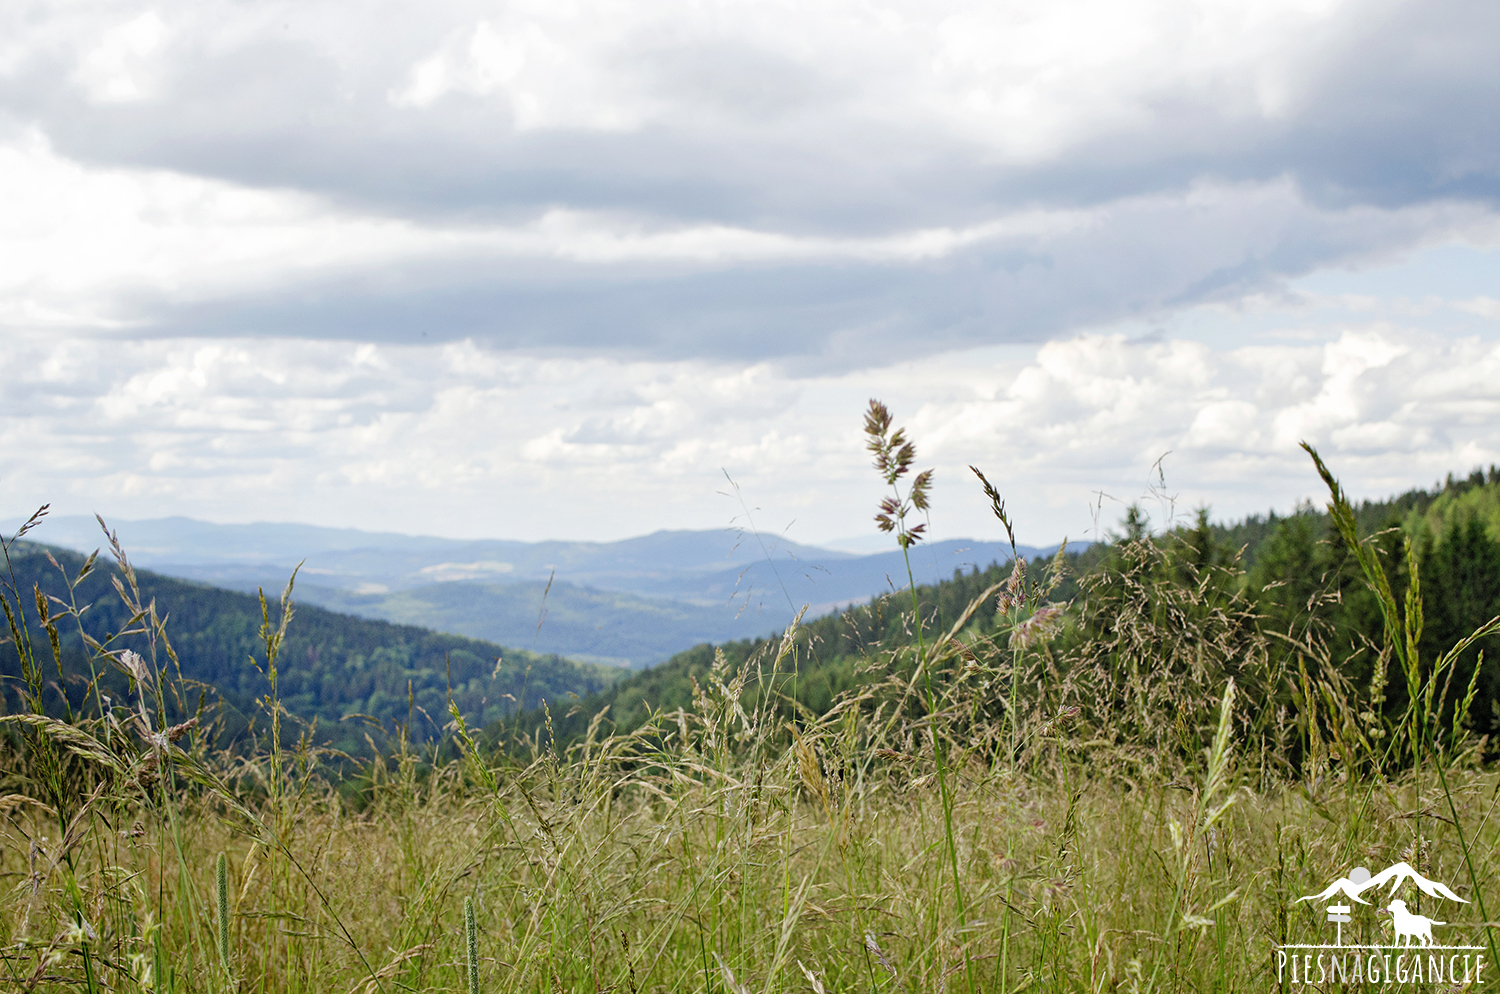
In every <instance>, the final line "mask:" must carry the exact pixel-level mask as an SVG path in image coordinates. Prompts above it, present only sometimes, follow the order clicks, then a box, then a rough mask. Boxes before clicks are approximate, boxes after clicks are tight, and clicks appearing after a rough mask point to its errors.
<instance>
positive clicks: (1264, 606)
mask: <svg viewBox="0 0 1500 994" xmlns="http://www.w3.org/2000/svg"><path fill="white" fill-rule="evenodd" d="M1309 469H1310V470H1311V467H1309ZM1309 475H1310V476H1311V475H1312V474H1311V472H1310V473H1309ZM1312 479H1313V480H1316V477H1315V476H1314V477H1312ZM1354 511H1355V514H1356V517H1357V519H1358V522H1359V529H1360V534H1361V535H1364V536H1370V535H1375V534H1377V533H1383V534H1380V535H1379V536H1378V538H1377V543H1378V544H1379V546H1380V548H1381V549H1382V551H1383V557H1382V558H1383V560H1384V562H1385V564H1386V566H1387V572H1388V573H1389V575H1390V579H1391V583H1392V586H1393V587H1394V588H1395V590H1396V596H1397V599H1398V602H1399V601H1400V600H1401V599H1402V598H1403V597H1404V593H1405V590H1406V588H1407V586H1408V584H1409V575H1408V569H1407V566H1406V562H1405V557H1404V554H1402V552H1401V549H1402V544H1403V543H1402V539H1403V537H1404V536H1408V535H1409V536H1410V537H1411V539H1412V543H1413V547H1414V550H1415V552H1416V554H1417V560H1418V564H1419V568H1420V571H1421V576H1422V590H1423V594H1424V602H1425V618H1426V625H1425V628H1424V631H1423V637H1422V640H1421V652H1422V656H1423V658H1425V659H1429V660H1430V659H1434V658H1436V657H1437V655H1439V654H1440V653H1442V652H1444V651H1446V650H1447V649H1448V648H1449V647H1451V646H1452V645H1454V643H1456V642H1457V641H1458V640H1459V639H1460V638H1462V637H1464V636H1465V635H1467V634H1468V633H1469V632H1472V631H1473V630H1474V629H1475V628H1477V627H1479V626H1480V625H1481V624H1483V623H1484V622H1485V621H1488V620H1489V619H1490V618H1492V617H1495V616H1496V615H1500V471H1497V470H1496V469H1495V468H1491V469H1490V470H1489V471H1488V472H1487V473H1485V472H1481V471H1475V472H1474V473H1472V474H1470V475H1469V476H1468V477H1464V478H1454V477H1449V479H1448V480H1447V481H1446V482H1445V484H1444V485H1442V486H1440V487H1438V488H1435V489H1433V490H1430V491H1429V490H1411V491H1408V492H1407V493H1404V494H1401V495H1399V496H1396V497H1392V498H1389V499H1386V500H1378V501H1372V500H1365V501H1362V502H1361V503H1358V504H1355V505H1354ZM1142 539H1149V540H1151V541H1153V542H1154V543H1155V544H1156V545H1157V546H1158V547H1160V548H1161V549H1163V550H1164V551H1165V554H1166V557H1167V558H1166V559H1165V560H1164V561H1165V562H1168V563H1173V564H1175V565H1174V566H1172V567H1171V569H1176V570H1179V572H1178V573H1177V576H1179V577H1185V576H1187V575H1188V571H1190V570H1192V571H1202V570H1203V569H1205V568H1208V567H1221V568H1222V569H1221V570H1219V575H1220V576H1221V579H1222V582H1219V581H1216V590H1217V592H1216V593H1215V594H1214V596H1218V597H1224V598H1228V597H1234V596H1238V597H1240V598H1243V600H1244V603H1246V604H1248V605H1249V606H1250V610H1252V611H1253V612H1254V613H1255V614H1256V616H1257V618H1258V622H1257V623H1258V624H1259V626H1260V627H1261V629H1262V631H1265V632H1276V633H1280V634H1291V635H1294V636H1295V635H1302V634H1306V633H1307V632H1308V631H1309V630H1311V631H1313V633H1314V634H1315V636H1316V637H1317V638H1318V639H1321V640H1322V641H1323V642H1324V643H1325V644H1326V645H1327V646H1328V647H1329V649H1328V651H1329V655H1330V658H1331V659H1336V660H1337V659H1342V660H1345V661H1346V663H1347V664H1348V667H1349V671H1348V674H1347V675H1348V676H1350V677H1351V678H1354V679H1361V680H1368V678H1369V673H1368V666H1369V665H1370V663H1369V660H1368V658H1367V657H1366V655H1364V647H1365V646H1366V645H1368V644H1371V643H1374V644H1378V643H1379V642H1380V640H1381V637H1382V635H1381V631H1382V629H1381V621H1380V614H1379V609H1378V607H1377V606H1376V604H1375V601H1374V600H1373V598H1372V596H1371V595H1370V594H1369V592H1368V590H1366V589H1365V588H1364V586H1363V583H1362V581H1360V579H1359V578H1358V572H1357V569H1356V568H1355V567H1354V564H1353V562H1352V559H1351V557H1350V556H1349V555H1348V550H1347V549H1346V548H1345V546H1344V544H1343V542H1342V540H1341V539H1340V538H1339V537H1338V535H1337V534H1336V533H1335V532H1334V531H1333V530H1332V526H1331V522H1330V520H1329V517H1328V515H1327V513H1326V511H1324V510H1321V509H1315V508H1314V507H1313V506H1312V505H1304V506H1303V507H1300V508H1298V509H1297V510H1296V511H1295V512H1294V513H1293V514H1291V515H1284V516H1283V515H1276V514H1269V515H1265V516H1258V515H1257V516H1251V517H1248V518H1246V519H1244V520H1241V521H1238V522H1233V523H1229V524H1222V523H1213V522H1212V521H1211V520H1210V519H1209V512H1208V511H1207V509H1204V510H1202V511H1200V512H1199V513H1198V515H1197V516H1196V521H1194V522H1192V523H1190V524H1184V525H1181V526H1179V527H1176V528H1174V529H1172V530H1170V531H1169V532H1167V533H1166V534H1157V535H1155V536H1151V535H1150V534H1149V533H1148V531H1147V530H1146V527H1145V522H1144V519H1143V517H1142V516H1141V515H1140V514H1139V512H1138V511H1132V512H1131V513H1128V514H1127V515H1126V518H1125V520H1124V521H1123V522H1122V524H1121V531H1120V533H1119V534H1118V535H1117V536H1116V537H1115V540H1114V542H1113V543H1103V542H1101V543H1098V544H1096V545H1093V546H1091V547H1089V548H1088V549H1086V550H1085V551H1084V552H1082V553H1081V554H1078V555H1071V554H1070V555H1069V556H1068V557H1067V559H1066V566H1067V570H1066V573H1067V579H1066V580H1064V582H1063V583H1062V584H1061V585H1060V586H1058V587H1057V588H1056V589H1055V590H1054V591H1053V593H1052V594H1051V596H1050V598H1049V599H1050V600H1052V601H1055V602H1059V603H1069V604H1070V605H1071V608H1072V609H1071V610H1070V611H1069V613H1068V614H1069V617H1070V618H1071V619H1074V620H1076V619H1077V618H1079V617H1081V616H1082V615H1083V614H1084V613H1085V612H1086V611H1087V610H1088V609H1089V607H1090V606H1089V605H1088V603H1087V597H1088V594H1087V592H1086V590H1081V588H1088V587H1089V586H1090V584H1089V583H1088V581H1087V580H1086V579H1085V580H1084V582H1083V583H1082V584H1080V582H1079V581H1080V578H1087V577H1088V576H1089V575H1090V574H1097V573H1099V572H1100V571H1104V572H1108V571H1109V570H1111V569H1115V568H1117V567H1119V565H1120V562H1121V556H1120V553H1121V549H1122V547H1123V545H1124V544H1125V543H1128V542H1131V541H1138V540H1142ZM1037 565H1038V566H1039V565H1040V564H1037ZM1170 571H1171V570H1169V572H1170ZM1009 572H1010V564H1009V563H1008V562H1007V563H1003V564H1000V563H997V564H992V565H990V566H989V567H988V568H987V569H984V570H973V571H971V572H969V573H957V574H955V575H954V577H953V578H952V579H951V580H946V581H943V582H942V583H939V584H937V585H934V586H924V587H921V588H919V590H918V594H919V599H920V601H921V604H922V611H923V615H924V617H927V618H929V619H930V621H929V625H928V628H927V632H928V636H929V638H930V637H931V636H932V635H933V634H934V631H935V630H936V631H945V630H946V629H947V628H948V626H949V625H951V623H952V621H953V619H955V618H957V617H958V616H959V614H960V613H961V612H962V611H963V609H964V608H965V606H966V605H968V603H969V602H970V601H971V600H972V599H973V598H974V597H976V596H977V595H978V594H979V593H981V592H982V591H984V590H985V589H986V588H988V587H989V586H991V585H992V584H994V583H997V582H999V581H1001V580H1003V579H1004V578H1005V577H1006V576H1007V575H1008V574H1009ZM1033 572H1034V573H1035V572H1038V570H1036V569H1035V568H1034V570H1033ZM1195 575H1196V574H1195ZM1107 587H1108V585H1107V584H1105V585H1101V586H1098V587H1096V588H1095V589H1098V590H1101V591H1102V590H1105V589H1107ZM1143 608H1144V609H1147V610H1149V609H1150V608H1149V605H1143ZM910 617H911V602H910V599H909V594H907V593H905V592H902V593H901V594H899V595H887V596H885V597H880V598H876V599H875V600H872V601H871V602H869V603H867V604H864V605H860V606H857V607H854V608H851V609H849V610H847V611H844V612H841V613H839V614H834V615H829V616H826V617H823V618H819V619H816V620H813V621H811V622H809V623H808V624H806V625H805V626H804V630H803V632H802V633H800V635H799V638H798V642H799V652H798V655H797V658H796V663H795V665H796V668H797V685H796V696H797V698H798V700H799V701H801V703H802V704H803V705H805V706H806V707H808V708H809V709H811V710H812V711H814V712H822V711H824V710H825V709H826V708H827V707H828V706H829V705H830V703H831V702H832V700H833V699H834V697H835V696H836V695H837V694H838V693H839V692H840V691H841V690H844V689H847V688H849V687H851V686H853V685H854V684H855V683H856V681H858V680H861V679H869V678H870V677H869V675H863V676H862V675H861V673H860V668H861V664H862V663H863V662H865V660H866V658H867V657H868V656H869V654H870V653H871V652H872V650H876V649H885V650H890V649H894V648H898V647H901V646H904V645H907V644H910V642H911V641H912V640H913V631H912V626H911V624H910ZM1002 620H1003V619H1001V618H999V617H998V616H997V613H996V607H995V601H994V598H989V599H987V600H986V602H985V603H983V604H981V605H980V606H979V608H978V610H977V611H976V612H975V614H974V615H973V617H972V618H971V619H970V621H969V623H968V626H967V634H966V635H965V637H966V638H972V637H976V636H978V637H989V636H995V635H997V634H1002V633H1001V632H1000V630H999V629H1000V627H1001V625H1000V623H1001V621H1002ZM1082 637H1083V636H1081V635H1080V634H1079V633H1078V632H1077V631H1076V630H1074V629H1073V627H1072V625H1071V624H1070V625H1069V626H1067V627H1065V629H1064V630H1063V631H1062V632H1061V634H1060V635H1059V644H1058V648H1059V651H1060V652H1064V653H1065V652H1066V650H1067V648H1068V646H1069V645H1070V644H1071V643H1072V642H1075V641H1076V640H1077V639H1079V638H1082ZM1367 640H1368V641H1367ZM775 641H776V640H774V639H759V640H754V641H741V642H729V643H725V644H723V645H721V646H719V647H718V648H719V649H722V650H723V652H724V654H725V656H726V658H728V660H729V661H730V663H731V664H732V665H736V666H737V665H738V664H739V663H740V662H742V661H744V660H746V659H750V658H753V657H756V656H757V655H758V656H759V657H760V658H766V657H767V656H769V655H770V653H771V652H772V651H773V650H774V643H775ZM1273 644H1282V643H1279V642H1275V641H1274V640H1273ZM1481 649H1483V651H1484V660H1485V662H1484V669H1483V671H1482V672H1481V673H1480V676H1479V680H1478V688H1479V700H1478V702H1477V704H1476V706H1475V708H1474V714H1475V727H1476V729H1477V730H1478V731H1480V732H1493V731H1500V638H1490V639H1487V640H1484V641H1482V642H1481V643H1480V644H1478V645H1476V646H1475V647H1473V648H1471V649H1470V650H1469V651H1468V652H1467V653H1466V654H1465V658H1464V663H1463V665H1462V666H1461V667H1460V672H1461V673H1464V674H1467V673H1469V672H1472V667H1473V666H1474V665H1475V664H1476V663H1477V662H1478V658H1479V651H1480V650H1481ZM714 651H715V647H714V646H710V645H701V646H698V647H696V648H694V649H691V650H689V651H687V652H683V653H679V654H678V655H676V656H674V657H673V658H672V659H670V660H668V661H667V662H665V663H662V664H661V665H659V666H656V667H654V668H652V669H650V670H647V671H645V672H643V673H637V674H634V675H632V676H630V677H629V678H627V679H625V680H622V681H620V682H619V683H617V684H614V685H612V686H610V687H608V688H606V689H604V690H602V691H601V692H599V693H598V694H595V695H593V696H592V697H590V698H588V699H586V700H584V701H582V702H580V703H579V704H578V705H577V706H576V707H574V708H572V709H571V710H572V712H573V713H572V714H571V715H566V716H565V717H563V716H559V712H560V711H561V710H562V709H554V722H555V723H556V727H557V733H558V737H559V738H560V739H563V740H566V739H569V738H573V737H576V736H579V735H581V734H582V732H583V731H584V730H585V729H586V728H587V725H588V721H589V719H590V718H591V717H592V716H593V715H594V714H596V713H597V712H598V711H599V710H601V709H602V708H604V707H606V706H608V708H609V711H608V714H607V718H608V727H611V728H614V729H618V730H628V729H633V728H635V727H638V726H639V725H640V724H641V723H642V722H643V721H644V720H645V717H646V715H647V713H648V711H650V710H664V711H671V710H674V709H676V708H677V707H680V706H685V705H689V704H690V703H691V701H692V695H693V681H694V680H695V679H696V680H697V681H698V682H699V683H700V684H702V683H703V682H704V681H705V680H706V679H707V675H708V671H709V668H710V666H711V665H712V663H713V660H714ZM1361 667H1363V668H1364V669H1363V670H1362V669H1361ZM1464 679H1465V680H1466V679H1467V677H1466V676H1465V678H1464ZM780 689H781V692H782V693H790V692H791V685H790V684H787V685H785V686H783V687H781V688H780ZM1395 699H1396V698H1395V697H1394V696H1393V697H1392V700H1395ZM1492 702H1493V703H1492ZM564 714H566V712H564ZM537 720H538V718H537V716H532V715H521V716H520V724H521V726H522V727H523V730H528V731H529V730H530V729H531V728H532V727H534V725H535V722H536V721H537ZM506 732H507V728H506V727H504V726H500V727H496V728H491V729H490V730H489V735H490V737H491V738H492V739H498V738H500V737H501V736H503V735H505V734H506Z"/></svg>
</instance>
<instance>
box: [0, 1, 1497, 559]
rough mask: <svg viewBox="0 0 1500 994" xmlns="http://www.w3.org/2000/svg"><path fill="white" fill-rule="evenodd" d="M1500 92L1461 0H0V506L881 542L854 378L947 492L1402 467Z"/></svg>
mask: <svg viewBox="0 0 1500 994" xmlns="http://www.w3.org/2000/svg"><path fill="white" fill-rule="evenodd" d="M1497 92H1500V5H1496V4H1494V3H1493V2H1490V0H1477V2H1461V0H1422V2H1395V0H1361V2H1351V0H1257V2H1254V3H1251V2H1237V3H1229V2H1209V0H1199V2H1193V0H1171V2H1165V0H1162V2H1156V0H1100V2H1096V0H1074V2H1061V0H1045V2H1042V0H1016V2H995V0H984V2H949V0H922V2H920V3H918V2H914V0H913V2H905V0H901V2H896V0H812V2H809V0H798V2H797V3H790V2H779V0H758V2H725V0H719V2H709V0H629V2H613V0H598V2H592V3H576V2H568V0H546V2H541V0H513V2H506V3H500V2H465V0H424V2H422V3H414V2H396V0H385V2H371V3H366V4H350V3H348V2H327V0H296V2H281V0H192V2H186V0H163V2H159V3H140V2H125V0H120V2H109V0H69V2H61V0H50V2H42V0H10V2H8V3H6V4H4V5H0V190H3V191H4V195H3V197H0V346H3V348H0V521H4V522H6V523H9V522H13V521H15V520H18V519H20V518H23V517H25V515H26V514H28V513H29V512H30V511H31V510H32V509H33V508H34V507H36V506H37V505H39V504H41V503H44V502H50V503H51V504H52V506H53V508H54V511H55V512H57V513H68V514H87V513H94V512H98V513H101V514H104V515H105V516H106V517H111V518H115V519H123V520H128V519H138V518H151V517H160V516H165V515H175V514H180V515H186V516H190V517H195V518H201V519H204V520H210V521H222V522H246V521H296V522H306V523H311V524H321V525H337V526H353V527H359V528H368V529H373V530H386V531H397V532H407V533H420V534H436V535H448V536H454V537H497V538H519V539H546V538H560V539H592V540H609V539H618V538H624V537H627V536H632V535H638V534H644V533H647V532H651V531H655V530H657V529H661V528H715V527H725V526H728V525H731V524H738V525H744V524H750V523H753V524H754V525H755V526H756V527H757V528H760V529H763V530H766V531H770V532H781V533H785V534H786V535H788V536H789V537H791V538H793V539H796V540H798V541H802V542H809V543H820V542H825V543H826V542H835V541H839V540H852V539H859V538H864V539H868V538H869V537H870V536H871V535H873V534H874V526H873V522H872V520H871V519H872V516H873V514H874V512H875V505H876V503H877V502H878V500H879V499H880V497H881V496H882V489H881V485H880V482H879V480H878V479H877V478H876V476H875V474H874V471H873V470H872V469H871V468H870V465H869V457H868V454H867V453H866V452H865V451H864V449H863V442H864V439H863V437H862V434H861V430H860V428H861V418H862V415H863V411H864V409H865V407H866V405H867V403H868V401H869V400H870V398H872V397H876V398H880V399H881V400H883V401H884V402H885V403H886V404H888V405H889V406H890V408H891V409H892V411H893V413H894V415H895V418H896V422H897V423H898V424H900V425H904V426H905V427H906V428H907V430H908V432H909V434H910V435H911V437H912V438H913V440H914V441H915V443H916V445H917V451H918V467H919V468H926V467H928V466H931V467H933V468H934V469H935V479H936V484H935V489H934V498H933V507H932V511H931V515H930V517H931V526H930V527H931V531H932V533H933V534H934V535H937V536H939V537H956V536H974V537H994V536H995V535H997V534H998V533H999V527H998V524H997V522H995V521H994V520H993V518H992V517H991V516H990V513H989V510H988V506H987V502H986V501H985V500H984V498H983V495H982V493H981V492H980V490H979V488H978V486H977V484H976V482H975V480H974V479H973V476H972V474H971V473H970V472H969V470H968V468H967V467H968V466H969V465H976V466H978V467H979V468H980V469H982V470H984V472H985V473H986V475H987V476H988V477H989V478H990V479H991V480H992V481H993V482H994V483H995V484H996V485H997V486H998V487H999V489H1000V491H1001V493H1002V494H1003V495H1004V496H1005V498H1006V501H1007V507H1008V509H1009V511H1010V513H1011V514H1012V516H1013V518H1014V520H1015V522H1016V526H1017V535H1018V538H1019V539H1020V540H1021V541H1023V542H1031V543H1035V544H1044V543H1049V542H1053V541H1057V540H1059V539H1061V538H1063V537H1064V536H1068V537H1071V538H1074V539H1087V538H1092V537H1098V536H1101V535H1104V534H1106V533H1107V532H1108V531H1109V530H1110V529H1111V528H1113V527H1115V526H1116V525H1117V523H1118V521H1119V518H1120V516H1121V513H1122V510H1123V508H1124V506H1125V505H1126V504H1128V503H1129V502H1131V501H1132V500H1136V499H1138V498H1141V497H1142V496H1143V495H1146V496H1147V498H1148V499H1147V501H1146V504H1145V509H1146V510H1147V511H1148V513H1150V514H1151V515H1152V520H1153V522H1154V523H1155V524H1156V525H1157V526H1158V527H1163V526H1165V525H1167V524H1170V523H1171V522H1172V521H1173V520H1181V519H1182V518H1184V517H1186V516H1188V515H1190V514H1191V513H1192V511H1193V509H1195V508H1197V507H1199V506H1208V507H1210V509H1211V512H1212V514H1213V515H1214V517H1216V518H1219V519H1226V520H1227V519H1232V518H1236V517H1239V516H1243V515H1246V514H1251V513H1264V512H1265V511H1267V510H1270V509H1273V508H1274V509H1276V510H1278V511H1283V512H1284V511H1288V510H1290V509H1291V508H1292V507H1293V506H1294V505H1295V504H1296V503H1297V502H1298V501H1300V500H1303V499H1307V498H1314V499H1317V498H1319V497H1320V493H1319V490H1318V487H1317V485H1316V484H1317V482H1318V481H1317V478H1316V476H1315V475H1314V474H1313V472H1312V468H1311V465H1310V462H1309V460H1308V459H1307V457H1306V456H1305V455H1304V454H1303V453H1302V452H1301V451H1300V450H1299V449H1298V446H1297V443H1298V441H1300V440H1304V439H1305V440H1307V441H1309V442H1311V443H1313V444H1315V445H1317V446H1318V447H1319V449H1320V451H1321V452H1322V453H1323V455H1324V456H1325V458H1326V459H1327V461H1328V462H1329V464H1330V465H1331V466H1332V467H1333V469H1334V470H1335V472H1336V473H1338V474H1339V475H1340V476H1341V477H1342V478H1343V480H1344V482H1345V484H1346V486H1347V487H1348V489H1349V490H1350V491H1351V493H1353V494H1354V495H1355V496H1356V497H1376V498H1378V497H1383V496H1386V495H1389V494H1392V493H1396V492H1399V491H1402V490H1406V489H1408V488H1410V487H1413V486H1430V485H1432V484H1433V483H1434V482H1435V481H1437V480H1440V479H1442V478H1443V477H1444V476H1446V475H1447V474H1448V473H1450V472H1451V473H1467V472H1468V471H1469V470H1470V469H1472V468H1474V467H1475V466H1481V465H1482V466H1488V465H1489V464H1490V463H1492V462H1494V463H1500V451H1497V450H1500V437H1497V435H1496V432H1495V430H1494V429H1495V426H1496V424H1497V420H1496V418H1497V414H1500V212H1497V199H1500V143H1497V142H1496V141H1495V140H1494V136H1495V135H1496V134H1500V127H1497V125H1500V100H1497V99H1496V95H1497ZM1174 516H1175V517H1174ZM37 537H38V538H43V539H45V534H44V533H43V532H39V533H38V534H37ZM126 537H127V538H128V536H126Z"/></svg>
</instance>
